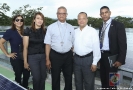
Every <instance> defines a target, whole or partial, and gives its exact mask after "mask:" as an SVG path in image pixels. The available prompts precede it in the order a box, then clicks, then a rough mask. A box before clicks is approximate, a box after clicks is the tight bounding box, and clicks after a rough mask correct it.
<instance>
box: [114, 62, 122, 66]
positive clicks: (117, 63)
mask: <svg viewBox="0 0 133 90" xmlns="http://www.w3.org/2000/svg"><path fill="white" fill-rule="evenodd" d="M121 65H122V64H121V63H120V62H118V61H116V62H115V63H114V64H113V66H114V67H120V66H121Z"/></svg>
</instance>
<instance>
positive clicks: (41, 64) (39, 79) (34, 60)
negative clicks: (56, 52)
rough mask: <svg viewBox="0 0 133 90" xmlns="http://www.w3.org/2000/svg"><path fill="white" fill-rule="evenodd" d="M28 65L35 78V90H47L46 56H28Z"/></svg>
mask: <svg viewBox="0 0 133 90" xmlns="http://www.w3.org/2000/svg"><path fill="white" fill-rule="evenodd" d="M28 63H29V66H30V69H31V74H32V76H33V78H32V79H33V89H34V90H45V79H46V58H45V54H33V55H28Z"/></svg>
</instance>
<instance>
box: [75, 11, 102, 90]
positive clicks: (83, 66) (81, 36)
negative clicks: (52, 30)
mask: <svg viewBox="0 0 133 90" xmlns="http://www.w3.org/2000/svg"><path fill="white" fill-rule="evenodd" d="M87 22H88V18H87V14H86V13H85V12H80V13H79V14H78V24H79V28H78V29H76V30H75V35H74V52H75V55H74V75H75V85H76V90H83V84H84V88H85V90H94V76H95V71H96V69H97V63H98V61H99V59H100V58H101V52H100V46H99V37H98V33H97V31H96V30H95V29H94V28H92V27H89V26H88V25H87Z"/></svg>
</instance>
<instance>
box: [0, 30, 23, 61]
mask: <svg viewBox="0 0 133 90" xmlns="http://www.w3.org/2000/svg"><path fill="white" fill-rule="evenodd" d="M2 38H3V39H5V40H6V41H9V43H10V46H11V53H17V58H18V56H19V52H20V50H19V48H20V47H19V46H20V45H21V44H22V37H21V36H20V34H19V33H18V31H17V30H11V29H8V30H7V31H6V32H5V33H4V35H3V37H2ZM17 58H16V59H17Z"/></svg>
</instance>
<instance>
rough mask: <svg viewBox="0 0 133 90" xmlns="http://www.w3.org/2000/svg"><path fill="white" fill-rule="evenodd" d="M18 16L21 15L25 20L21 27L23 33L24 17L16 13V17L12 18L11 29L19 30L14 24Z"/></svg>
mask: <svg viewBox="0 0 133 90" xmlns="http://www.w3.org/2000/svg"><path fill="white" fill-rule="evenodd" d="M17 17H21V18H22V20H23V25H22V26H21V28H20V31H21V34H23V32H24V18H23V16H22V15H16V16H14V17H13V18H12V26H11V29H12V30H17V28H16V25H15V24H14V22H15V20H16V18H17Z"/></svg>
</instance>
